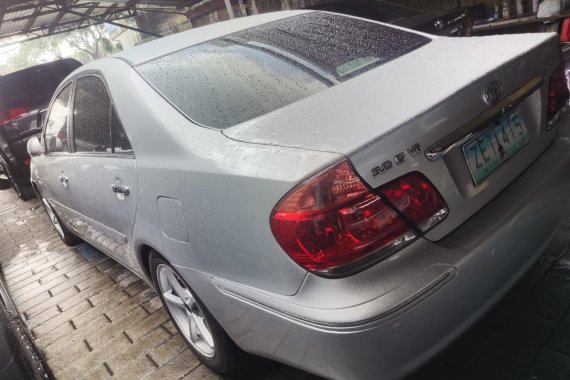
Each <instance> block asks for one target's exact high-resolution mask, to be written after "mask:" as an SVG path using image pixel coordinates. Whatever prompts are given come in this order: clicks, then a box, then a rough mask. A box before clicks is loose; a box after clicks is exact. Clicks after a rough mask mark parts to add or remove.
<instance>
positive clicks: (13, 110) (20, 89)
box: [0, 58, 81, 200]
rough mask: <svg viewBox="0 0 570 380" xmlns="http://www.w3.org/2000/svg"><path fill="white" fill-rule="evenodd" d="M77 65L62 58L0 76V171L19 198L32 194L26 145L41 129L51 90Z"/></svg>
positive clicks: (70, 60)
mask: <svg viewBox="0 0 570 380" xmlns="http://www.w3.org/2000/svg"><path fill="white" fill-rule="evenodd" d="M79 66H81V63H80V62H78V61H76V60H75V59H71V58H66V59H61V60H58V61H54V62H49V63H44V64H41V65H37V66H33V67H29V68H26V69H23V70H19V71H16V72H13V73H10V74H7V75H4V76H2V77H0V172H2V173H3V174H4V175H5V176H6V177H7V180H8V181H9V182H10V184H11V186H12V187H13V188H14V190H16V193H17V194H18V196H19V197H20V198H22V199H24V200H25V199H29V198H31V197H33V196H34V192H33V189H32V187H31V184H30V156H29V155H28V152H27V151H26V144H27V143H28V140H29V139H30V137H32V136H34V135H36V134H37V133H39V132H40V131H41V122H42V118H43V115H44V114H45V108H46V107H47V106H48V104H49V101H50V99H51V97H52V95H53V92H54V91H55V89H56V88H57V86H58V85H59V84H60V83H61V81H62V80H63V79H64V78H65V77H66V76H67V75H68V74H69V73H71V72H72V71H73V70H75V69H76V68H78V67H79Z"/></svg>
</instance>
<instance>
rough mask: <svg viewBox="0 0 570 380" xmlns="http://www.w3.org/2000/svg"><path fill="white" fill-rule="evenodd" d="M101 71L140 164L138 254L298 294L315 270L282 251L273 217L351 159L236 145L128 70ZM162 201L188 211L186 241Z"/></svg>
mask: <svg viewBox="0 0 570 380" xmlns="http://www.w3.org/2000/svg"><path fill="white" fill-rule="evenodd" d="M100 68H101V70H102V72H103V75H104V76H105V78H106V80H107V83H108V85H109V88H110V91H111V94H112V97H113V101H114V103H115V105H116V107H117V110H118V113H119V116H120V118H121V121H122V123H123V125H124V128H125V131H126V133H127V134H128V136H129V139H130V140H131V143H132V145H133V148H134V151H135V155H136V160H137V174H138V184H139V185H138V198H139V201H138V206H137V213H136V220H135V224H134V229H133V235H132V245H133V249H134V250H135V251H136V252H139V253H140V250H141V247H142V246H143V245H148V246H150V247H152V248H154V249H156V250H157V251H158V252H160V253H161V254H162V255H164V256H165V257H166V258H167V259H168V260H170V261H171V262H172V263H173V264H175V265H177V266H180V267H185V268H190V269H193V270H195V271H200V272H205V273H207V274H209V275H211V276H217V277H222V278H225V279H227V280H230V281H235V282H238V283H241V284H244V285H247V286H251V287H254V288H260V289H263V290H266V291H269V292H275V293H278V294H282V295H289V294H294V293H295V292H296V291H297V290H298V289H299V287H300V285H301V283H302V281H303V279H304V278H305V276H306V271H305V270H303V269H301V268H300V267H299V266H298V265H297V264H295V263H294V262H293V261H292V260H291V259H290V258H289V257H288V256H287V255H286V254H285V253H284V252H283V251H282V249H281V248H280V247H279V245H278V244H277V243H276V241H275V239H274V238H273V235H272V233H271V231H270V227H269V216H270V213H271V211H272V209H273V207H274V206H275V205H276V204H277V202H278V201H279V200H280V199H281V197H282V196H283V195H285V193H286V192H287V191H289V190H290V189H291V188H292V187H293V186H294V185H295V184H296V183H298V182H299V181H301V180H302V179H304V178H305V177H307V176H308V175H310V174H312V173H314V172H315V171H318V170H320V169H322V168H323V167H325V166H328V165H330V164H331V163H333V162H335V161H338V160H339V159H341V158H342V156H341V155H339V154H334V153H324V152H311V151H305V150H301V149H295V148H282V147H272V146H262V145H256V144H248V143H241V142H236V141H232V140H230V139H228V138H226V137H225V136H224V135H223V134H222V133H221V132H220V131H219V130H213V129H207V128H204V127H199V126H196V125H193V124H192V123H191V122H190V121H188V120H187V119H186V118H185V117H183V116H182V115H181V114H180V113H179V112H178V111H176V110H175V109H174V108H173V107H172V106H171V105H170V104H169V103H167V102H166V101H165V100H164V99H163V98H162V97H161V96H160V95H158V94H157V93H156V92H155V91H154V90H153V89H152V88H151V87H150V86H149V85H148V84H147V83H146V82H145V81H144V80H143V79H142V78H141V77H140V76H139V75H138V74H137V73H136V72H135V71H134V70H133V69H132V68H130V66H128V65H127V64H126V63H124V62H122V61H119V60H116V59H114V60H108V61H106V62H105V63H104V65H103V64H101V65H100ZM132 94H138V95H137V96H134V97H133V95H132ZM159 197H165V198H171V199H174V200H177V201H179V202H180V204H181V205H182V209H183V220H180V219H178V220H179V222H180V223H184V224H186V229H187V231H188V234H187V241H180V240H175V239H172V238H169V237H167V236H166V234H165V232H164V227H165V226H164V224H165V223H164V222H162V224H163V225H161V222H160V218H161V215H160V213H159V210H158V207H157V199H158V198H159ZM173 217H174V215H173ZM162 218H164V215H162ZM182 240H184V239H182ZM187 280H188V281H189V282H190V284H191V285H192V279H187ZM205 302H206V303H207V301H205Z"/></svg>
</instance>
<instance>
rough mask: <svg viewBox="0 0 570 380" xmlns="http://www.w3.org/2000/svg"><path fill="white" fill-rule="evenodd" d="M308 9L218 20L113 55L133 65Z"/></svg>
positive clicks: (307, 11) (306, 11)
mask: <svg viewBox="0 0 570 380" xmlns="http://www.w3.org/2000/svg"><path fill="white" fill-rule="evenodd" d="M309 12H313V11H309V10H301V11H280V12H271V13H264V14H261V15H256V16H248V17H241V18H237V19H234V20H230V21H224V22H218V23H215V24H211V25H206V26H202V27H200V28H196V29H191V30H188V31H185V32H181V33H177V34H174V35H171V36H167V37H163V38H159V39H156V40H153V41H150V42H147V43H145V44H143V45H140V46H136V47H134V48H131V49H127V50H124V51H122V52H120V53H117V54H115V55H114V56H113V57H115V58H119V59H122V60H124V61H127V62H128V63H129V64H131V65H133V66H135V65H138V64H140V63H143V62H146V61H150V60H152V59H155V58H158V57H162V56H164V55H167V54H170V53H172V52H175V51H178V50H180V49H184V48H186V47H189V46H193V45H197V44H199V43H202V42H206V41H209V40H212V39H214V38H218V37H222V36H225V35H227V34H231V33H234V32H237V31H240V30H243V29H247V28H251V27H254V26H257V25H261V24H265V23H268V22H272V21H276V20H280V19H283V18H287V17H292V16H297V15H301V14H304V13H309Z"/></svg>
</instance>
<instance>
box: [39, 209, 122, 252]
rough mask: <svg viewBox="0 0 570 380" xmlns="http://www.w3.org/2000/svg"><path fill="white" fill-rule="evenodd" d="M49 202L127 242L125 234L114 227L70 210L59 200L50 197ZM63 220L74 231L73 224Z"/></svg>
mask: <svg viewBox="0 0 570 380" xmlns="http://www.w3.org/2000/svg"><path fill="white" fill-rule="evenodd" d="M50 203H51V204H54V205H56V206H57V207H59V208H61V209H62V210H64V211H65V212H67V213H69V214H71V215H73V216H74V217H75V218H77V219H79V220H81V221H83V222H85V223H87V224H90V225H91V226H93V227H94V228H95V229H98V230H100V231H101V232H102V233H104V234H106V235H109V236H111V237H113V238H115V239H116V240H118V241H119V242H121V243H124V244H126V243H127V237H126V236H125V235H123V234H122V233H120V232H118V231H115V230H114V229H112V228H109V227H107V226H106V225H104V224H102V223H99V222H97V221H95V220H93V219H91V218H89V217H87V216H85V215H83V214H81V213H79V212H77V211H75V210H72V209H70V208H69V207H67V206H64V205H62V204H61V203H59V202H57V201H55V200H53V199H50ZM62 219H64V218H62ZM64 222H66V223H65V225H66V227H71V229H73V230H74V231H76V229H75V228H74V226H73V224H72V223H69V222H68V221H67V220H64Z"/></svg>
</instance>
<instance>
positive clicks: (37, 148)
mask: <svg viewBox="0 0 570 380" xmlns="http://www.w3.org/2000/svg"><path fill="white" fill-rule="evenodd" d="M43 152H44V148H43V146H42V144H41V143H40V139H39V138H38V137H37V136H32V138H31V139H29V140H28V154H29V155H30V156H31V157H35V156H39V155H40V154H42V153H43Z"/></svg>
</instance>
